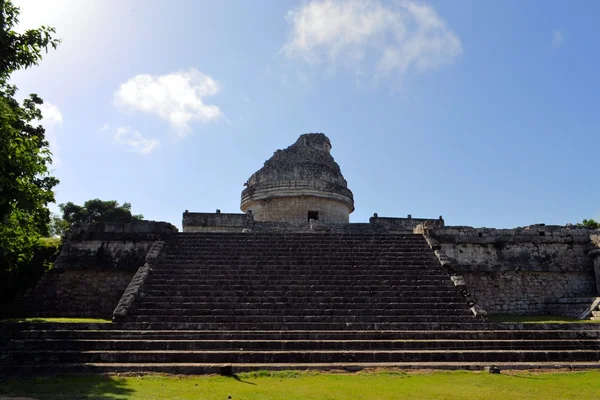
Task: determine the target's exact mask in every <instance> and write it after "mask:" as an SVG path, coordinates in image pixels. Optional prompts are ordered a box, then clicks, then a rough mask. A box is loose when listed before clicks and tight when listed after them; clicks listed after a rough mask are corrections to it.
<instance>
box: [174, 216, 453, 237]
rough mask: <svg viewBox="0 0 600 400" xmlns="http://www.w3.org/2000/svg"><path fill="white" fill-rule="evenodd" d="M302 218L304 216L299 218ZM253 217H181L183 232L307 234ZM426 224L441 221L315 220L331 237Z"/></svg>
mask: <svg viewBox="0 0 600 400" xmlns="http://www.w3.org/2000/svg"><path fill="white" fill-rule="evenodd" d="M303 215H304V214H303ZM254 217H255V216H254V214H241V213H239V214H226V213H220V212H217V213H196V212H188V211H186V212H184V213H183V220H182V226H183V232H215V233H221V232H242V231H243V230H244V229H248V230H251V231H253V232H273V233H303V232H306V233H309V232H313V231H312V230H311V229H310V224H309V222H308V221H302V222H290V221H285V222H284V221H257V220H255V218H254ZM426 221H429V222H430V223H431V226H434V225H435V226H444V220H443V219H442V217H440V218H438V219H435V220H432V219H429V218H412V217H411V216H410V215H409V216H408V217H407V218H389V217H379V216H377V214H375V215H374V216H373V217H371V218H370V219H369V223H345V222H331V221H322V220H320V219H319V221H318V223H319V225H324V226H325V227H327V228H328V229H329V231H330V232H333V233H348V234H376V233H397V234H407V233H412V232H413V229H414V228H415V227H416V226H417V225H418V224H420V223H424V222H426Z"/></svg>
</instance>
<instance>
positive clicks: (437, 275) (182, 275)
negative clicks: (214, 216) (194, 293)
mask: <svg viewBox="0 0 600 400" xmlns="http://www.w3.org/2000/svg"><path fill="white" fill-rule="evenodd" d="M257 272H258V271H252V272H249V271H236V272H233V271H219V270H215V271H211V272H210V275H202V274H199V273H198V270H197V269H193V268H192V269H187V268H186V269H178V268H173V269H169V270H167V269H164V268H160V267H158V268H157V267H155V268H153V269H152V272H151V274H150V277H149V279H150V278H152V279H155V278H157V279H199V278H202V277H204V279H213V280H225V279H238V280H248V279H253V278H256V274H257ZM260 278H261V279H263V280H269V281H273V280H277V279H307V280H309V279H314V280H320V281H323V282H329V281H332V280H333V281H337V280H340V281H354V282H355V283H357V282H363V281H367V282H371V281H392V280H407V281H409V280H413V279H421V280H427V279H436V280H437V279H439V280H447V279H448V275H447V274H446V273H445V272H439V271H427V270H424V271H420V272H413V273H410V274H404V273H402V274H400V273H398V272H397V271H394V272H393V273H386V274H373V273H368V271H367V273H364V272H363V273H358V271H357V272H351V271H348V272H346V273H341V272H336V271H330V272H328V273H326V274H322V273H310V272H309V271H285V272H283V271H260Z"/></svg>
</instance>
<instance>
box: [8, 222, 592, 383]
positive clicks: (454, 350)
mask: <svg viewBox="0 0 600 400" xmlns="http://www.w3.org/2000/svg"><path fill="white" fill-rule="evenodd" d="M43 326H45V327H48V329H45V328H43V327H41V326H40V325H35V324H21V325H11V326H7V327H5V329H0V338H2V343H7V346H5V349H4V350H3V352H2V353H1V354H2V355H1V356H0V358H2V359H3V362H2V361H0V373H5V372H6V373H14V372H15V371H29V372H32V371H34V372H45V371H47V372H51V373H69V372H82V371H88V372H168V373H219V372H223V371H229V372H238V371H244V370H256V369H270V370H277V369H312V368H316V369H348V370H357V369H361V368H381V367H396V368H428V369H431V368H438V369H482V368H483V367H485V366H489V365H491V364H493V365H498V366H501V367H502V366H504V368H531V367H536V366H537V367H540V366H541V367H544V368H556V367H558V366H562V367H564V366H568V367H569V368H591V367H596V368H599V367H600V333H599V330H598V329H597V328H596V327H595V326H591V324H532V325H528V324H497V323H484V322H482V321H480V320H477V319H475V318H474V317H473V315H472V313H471V312H470V310H469V309H468V307H467V305H466V304H465V303H464V300H463V298H462V296H461V295H460V294H459V292H458V290H457V289H456V288H455V287H454V285H453V284H452V282H451V281H450V279H449V277H448V276H447V274H446V272H445V271H444V269H443V268H442V267H441V265H440V264H439V262H438V261H437V259H436V258H435V256H434V254H433V251H431V250H430V249H429V247H428V246H427V244H426V242H425V240H424V239H423V237H422V236H418V235H349V234H348V235H346V234H330V233H327V234H310V233H306V234H241V233H240V234H227V233H223V234H207V233H192V234H190V233H185V234H177V235H175V236H174V238H173V239H172V240H171V241H170V242H168V243H167V245H166V247H165V248H164V250H163V253H162V254H161V256H160V259H159V261H158V262H157V263H156V264H155V265H154V266H153V269H152V271H151V273H150V274H149V276H148V278H147V280H146V282H145V283H144V285H143V287H142V288H141V295H140V296H139V297H138V299H137V300H136V302H135V303H134V306H133V309H131V310H130V313H129V315H128V316H127V317H126V318H125V320H124V321H122V322H119V323H116V324H101V325H88V326H85V324H84V325H76V324H61V325H58V324H55V325H52V324H51V325H43Z"/></svg>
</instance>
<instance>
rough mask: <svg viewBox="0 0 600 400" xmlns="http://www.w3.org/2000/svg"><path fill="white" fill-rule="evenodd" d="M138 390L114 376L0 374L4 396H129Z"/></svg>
mask: <svg viewBox="0 0 600 400" xmlns="http://www.w3.org/2000/svg"><path fill="white" fill-rule="evenodd" d="M134 392H135V390H133V389H131V388H129V387H127V380H126V379H124V378H118V377H112V376H97V375H96V376H53V377H37V378H12V379H3V378H0V398H2V397H5V396H7V397H30V398H34V399H39V400H57V399H61V400H62V399H69V400H70V399H100V400H107V399H113V400H114V399H127V398H129V397H130V396H131V395H132V394H133V393H134Z"/></svg>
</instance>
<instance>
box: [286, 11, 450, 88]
mask: <svg viewBox="0 0 600 400" xmlns="http://www.w3.org/2000/svg"><path fill="white" fill-rule="evenodd" d="M286 19H287V21H288V23H289V24H290V27H291V31H290V34H289V38H288V41H287V42H286V43H285V45H284V46H283V48H282V52H283V54H284V55H285V56H286V57H288V58H289V59H299V60H302V61H303V62H305V63H307V64H308V65H311V66H317V65H323V66H325V67H326V68H327V69H328V70H329V71H331V72H334V71H335V70H336V68H337V67H343V68H345V69H348V70H350V71H352V72H354V73H356V74H358V75H361V74H363V73H365V72H368V73H369V75H372V76H373V77H375V78H384V77H390V76H395V77H401V76H402V75H404V74H405V73H406V72H408V71H410V70H415V71H422V70H426V69H430V68H435V67H438V66H440V65H443V64H449V63H451V62H452V61H453V60H454V59H455V58H456V57H458V56H460V55H461V54H462V45H461V42H460V39H459V38H458V36H457V35H456V34H455V33H454V32H452V31H451V30H450V29H448V28H447V27H446V24H445V22H444V21H443V20H442V19H441V18H440V17H439V16H438V14H437V13H436V11H435V10H434V9H433V8H432V7H430V6H428V5H425V4H419V3H415V2H413V1H399V2H396V3H392V4H387V3H386V4H382V3H381V2H380V1H379V0H312V1H311V2H309V3H308V4H305V5H303V6H301V7H299V8H297V9H294V10H291V11H289V12H288V15H287V18H286Z"/></svg>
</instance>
